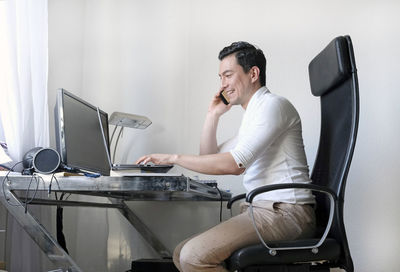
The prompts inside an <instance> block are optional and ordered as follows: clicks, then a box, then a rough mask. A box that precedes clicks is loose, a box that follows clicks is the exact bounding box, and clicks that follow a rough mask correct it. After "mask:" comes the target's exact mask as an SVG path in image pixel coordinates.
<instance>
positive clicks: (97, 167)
mask: <svg viewBox="0 0 400 272" xmlns="http://www.w3.org/2000/svg"><path fill="white" fill-rule="evenodd" d="M54 115H55V118H54V119H55V130H56V144H57V151H58V152H59V153H60V156H61V161H62V162H63V163H64V164H65V165H66V166H67V167H70V168H73V169H77V170H86V171H90V172H95V173H99V174H102V175H105V176H108V175H110V164H109V162H108V159H107V152H106V150H105V145H104V141H103V136H102V133H101V129H100V124H99V118H98V115H97V108H96V107H95V106H93V105H91V104H90V103H88V102H86V101H84V100H83V99H81V98H79V97H77V96H76V95H73V94H72V93H70V92H68V91H66V90H64V89H59V90H57V100H56V106H55V108H54ZM100 116H101V120H102V125H103V131H104V135H105V138H106V141H107V143H109V134H108V115H107V113H106V112H104V111H101V110H100ZM107 146H109V144H108V145H107Z"/></svg>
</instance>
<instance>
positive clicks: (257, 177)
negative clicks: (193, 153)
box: [227, 87, 314, 204]
mask: <svg viewBox="0 0 400 272" xmlns="http://www.w3.org/2000/svg"><path fill="white" fill-rule="evenodd" d="M227 144H228V146H229V145H231V146H232V145H233V146H234V148H232V149H231V150H230V152H231V154H232V156H233V158H234V159H235V161H236V163H237V165H238V167H240V168H246V171H245V172H244V177H243V185H244V187H245V188H246V190H247V191H248V192H249V191H251V190H253V189H255V188H257V187H260V186H263V185H267V184H279V183H309V182H311V180H310V178H309V173H308V172H309V170H308V165H307V159H306V155H305V152H304V144H303V138H302V129H301V121H300V117H299V114H298V113H297V111H296V109H295V108H294V107H293V105H292V104H291V103H290V102H289V101H288V100H287V99H285V98H283V97H280V96H278V95H275V94H272V93H270V92H269V91H268V89H267V88H266V87H262V88H260V89H259V90H258V91H257V92H256V93H255V94H254V95H253V96H252V98H251V99H250V102H249V104H248V106H247V109H246V111H245V114H244V116H243V120H242V124H241V127H240V129H239V132H238V135H237V136H236V137H235V138H234V139H232V140H230V141H229V143H227ZM255 200H270V201H274V202H286V203H299V204H306V203H314V197H313V195H312V194H311V192H310V191H309V190H303V189H285V190H278V191H272V192H269V193H264V194H260V195H258V196H257V197H256V198H255Z"/></svg>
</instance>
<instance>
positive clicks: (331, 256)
mask: <svg viewBox="0 0 400 272" xmlns="http://www.w3.org/2000/svg"><path fill="white" fill-rule="evenodd" d="M318 241H319V240H318V239H306V240H296V241H280V242H272V243H267V245H268V246H270V247H298V246H306V245H307V246H308V245H315V244H317V243H318ZM339 257H340V245H339V243H338V242H336V240H335V239H330V238H328V239H326V240H325V242H324V243H323V244H322V245H321V246H320V247H319V248H318V253H317V254H314V253H312V252H311V249H297V250H290V251H287V250H281V251H278V252H277V254H276V255H275V256H271V255H270V254H269V252H268V249H267V248H265V247H264V245H262V244H257V245H252V246H248V247H245V248H242V249H239V250H237V251H235V252H234V253H233V254H232V255H231V256H230V258H229V259H227V260H226V264H227V266H228V268H229V269H230V270H236V269H243V268H246V267H249V266H252V265H268V264H271V265H273V264H293V263H300V262H301V263H304V262H305V261H307V262H315V261H323V260H327V261H333V260H337V259H338V258H339Z"/></svg>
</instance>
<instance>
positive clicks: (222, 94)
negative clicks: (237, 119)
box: [219, 90, 229, 105]
mask: <svg viewBox="0 0 400 272" xmlns="http://www.w3.org/2000/svg"><path fill="white" fill-rule="evenodd" d="M219 98H221V100H222V102H224V104H225V105H228V104H229V98H228V96H227V95H226V92H225V90H222V91H221V92H220V93H219Z"/></svg>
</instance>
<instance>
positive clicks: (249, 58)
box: [218, 42, 267, 86]
mask: <svg viewBox="0 0 400 272" xmlns="http://www.w3.org/2000/svg"><path fill="white" fill-rule="evenodd" d="M234 53H235V56H236V61H237V63H238V64H239V65H240V66H242V67H243V71H244V72H245V73H247V72H248V71H250V69H251V67H253V66H257V67H258V69H260V83H261V86H265V67H266V64H267V60H266V59H265V56H264V53H263V51H262V50H261V49H258V48H256V47H255V46H254V45H252V44H250V43H248V42H234V43H232V44H231V45H229V46H227V47H225V48H224V49H222V50H221V52H219V55H218V59H219V60H222V59H223V58H225V57H226V56H229V55H231V54H234Z"/></svg>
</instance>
